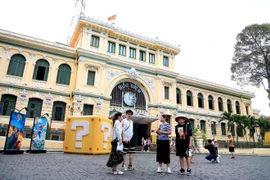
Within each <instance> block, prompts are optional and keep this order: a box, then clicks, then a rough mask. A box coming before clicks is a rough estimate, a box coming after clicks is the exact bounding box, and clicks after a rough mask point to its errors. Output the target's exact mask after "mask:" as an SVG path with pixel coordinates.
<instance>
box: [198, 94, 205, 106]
mask: <svg viewBox="0 0 270 180" xmlns="http://www.w3.org/2000/svg"><path fill="white" fill-rule="evenodd" d="M198 106H199V108H204V103H203V95H202V94H201V93H199V94H198Z"/></svg>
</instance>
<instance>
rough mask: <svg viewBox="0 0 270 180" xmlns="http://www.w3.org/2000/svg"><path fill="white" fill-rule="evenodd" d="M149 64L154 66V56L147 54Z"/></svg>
mask: <svg viewBox="0 0 270 180" xmlns="http://www.w3.org/2000/svg"><path fill="white" fill-rule="evenodd" d="M149 63H151V64H155V55H154V54H151V53H149Z"/></svg>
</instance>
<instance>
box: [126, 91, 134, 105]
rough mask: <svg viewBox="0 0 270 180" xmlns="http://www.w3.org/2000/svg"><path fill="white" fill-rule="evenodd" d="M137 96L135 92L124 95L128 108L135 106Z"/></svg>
mask: <svg viewBox="0 0 270 180" xmlns="http://www.w3.org/2000/svg"><path fill="white" fill-rule="evenodd" d="M136 100H137V98H136V94H135V93H133V92H126V93H125V95H124V102H125V103H126V105H128V106H134V105H135V103H136Z"/></svg>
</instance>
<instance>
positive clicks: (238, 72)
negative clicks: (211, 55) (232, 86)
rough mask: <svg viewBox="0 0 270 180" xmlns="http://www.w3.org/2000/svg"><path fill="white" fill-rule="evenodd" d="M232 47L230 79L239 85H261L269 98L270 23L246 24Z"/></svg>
mask: <svg viewBox="0 0 270 180" xmlns="http://www.w3.org/2000/svg"><path fill="white" fill-rule="evenodd" d="M234 48H235V51H234V57H233V63H232V64H231V72H232V80H234V81H236V82H237V83H238V84H239V85H247V84H251V85H253V86H256V87H260V86H263V87H264V88H265V90H266V91H267V93H268V98H269V99H270V24H253V25H249V26H246V27H245V29H243V30H242V32H241V33H239V34H238V35H237V38H236V45H235V47H234ZM265 80H267V83H268V85H267V86H266V85H265V84H264V81H265Z"/></svg>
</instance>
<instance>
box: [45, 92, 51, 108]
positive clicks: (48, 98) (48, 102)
mask: <svg viewBox="0 0 270 180" xmlns="http://www.w3.org/2000/svg"><path fill="white" fill-rule="evenodd" d="M52 99H53V96H52V95H51V93H48V94H47V95H46V96H45V100H44V104H45V105H46V106H52V104H53V101H52Z"/></svg>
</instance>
